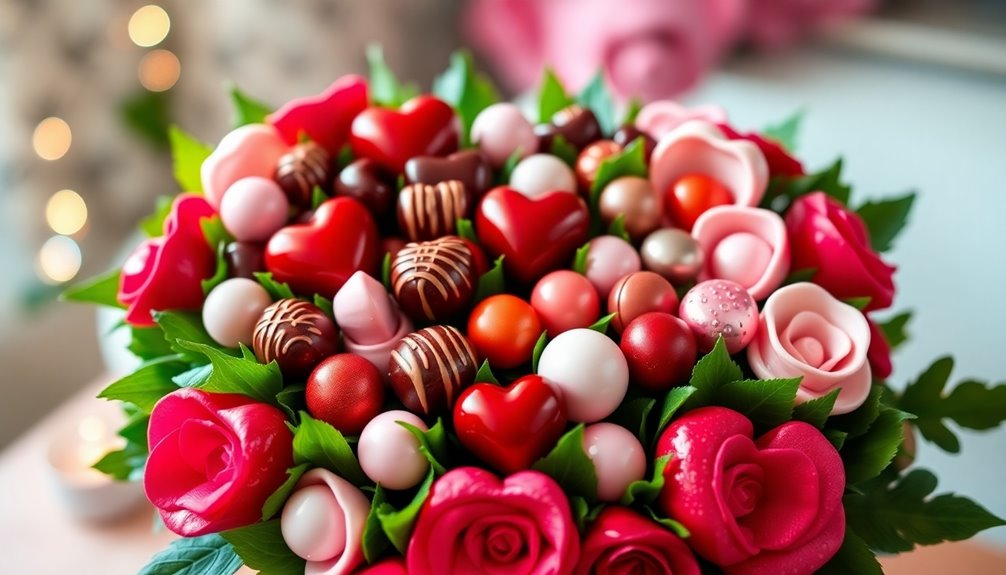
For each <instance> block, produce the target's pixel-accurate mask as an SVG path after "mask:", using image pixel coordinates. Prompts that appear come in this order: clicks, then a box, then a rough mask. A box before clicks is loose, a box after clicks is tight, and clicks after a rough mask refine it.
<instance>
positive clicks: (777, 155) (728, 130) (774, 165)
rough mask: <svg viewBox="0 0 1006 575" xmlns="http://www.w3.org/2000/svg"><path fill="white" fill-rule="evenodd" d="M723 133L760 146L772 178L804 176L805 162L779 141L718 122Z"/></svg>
mask: <svg viewBox="0 0 1006 575" xmlns="http://www.w3.org/2000/svg"><path fill="white" fill-rule="evenodd" d="M717 127H719V129H720V130H722V131H723V134H724V135H726V137H728V138H730V139H731V140H747V141H749V142H751V143H753V144H754V145H756V146H758V149H759V150H761V153H762V154H763V155H764V156H765V162H766V163H768V174H769V177H770V178H774V177H776V176H802V175H803V174H804V171H803V164H801V163H800V160H798V159H797V158H796V157H794V156H793V155H791V154H790V153H789V152H787V151H786V148H783V147H782V146H781V145H779V144H778V143H777V142H775V141H773V140H770V139H768V138H766V137H765V136H762V135H761V134H759V133H757V132H748V133H746V134H742V133H741V132H738V131H737V130H735V129H733V127H731V126H730V125H729V124H726V123H720V124H717Z"/></svg>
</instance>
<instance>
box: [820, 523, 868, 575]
mask: <svg viewBox="0 0 1006 575" xmlns="http://www.w3.org/2000/svg"><path fill="white" fill-rule="evenodd" d="M849 573H855V574H856V575H884V571H883V569H882V568H881V566H880V563H879V562H878V561H877V556H876V555H875V554H874V553H873V550H872V549H870V546H869V545H867V544H866V542H865V541H863V540H862V539H861V538H860V537H859V536H858V535H856V534H855V533H853V532H852V530H851V529H849V528H846V530H845V540H844V541H843V542H842V547H841V548H840V549H839V550H838V553H835V556H834V557H832V558H831V560H830V561H828V562H827V563H825V564H824V567H821V568H820V569H818V571H817V575H848V574H849Z"/></svg>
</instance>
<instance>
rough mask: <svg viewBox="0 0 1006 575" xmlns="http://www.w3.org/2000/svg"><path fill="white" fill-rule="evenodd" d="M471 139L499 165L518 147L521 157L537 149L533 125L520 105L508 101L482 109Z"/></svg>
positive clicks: (475, 122) (490, 159)
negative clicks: (522, 111)
mask: <svg viewBox="0 0 1006 575" xmlns="http://www.w3.org/2000/svg"><path fill="white" fill-rule="evenodd" d="M472 141H473V142H475V144H477V145H478V147H479V151H481V152H482V154H483V155H484V156H485V157H486V159H488V160H489V163H491V164H492V165H493V166H494V167H496V168H498V167H500V166H502V165H503V164H505V163H506V161H507V159H508V158H510V156H511V154H513V153H514V152H516V151H517V150H520V155H521V157H522V158H526V157H527V156H530V155H531V154H533V153H535V152H537V151H538V137H537V136H535V135H534V126H532V125H531V122H529V121H528V119H527V118H525V117H524V114H523V113H521V111H520V108H518V107H517V106H515V105H513V104H511V103H509V102H500V103H498V104H493V105H491V106H489V107H488V108H486V109H485V110H482V111H481V112H479V115H478V116H476V117H475V121H474V122H472Z"/></svg>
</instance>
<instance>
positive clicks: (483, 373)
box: [475, 359, 500, 385]
mask: <svg viewBox="0 0 1006 575" xmlns="http://www.w3.org/2000/svg"><path fill="white" fill-rule="evenodd" d="M475 383H493V384H496V385H499V384H500V382H499V380H498V379H496V376H495V375H493V369H492V368H491V367H489V360H488V359H484V360H482V365H480V366H479V371H478V373H476V374H475Z"/></svg>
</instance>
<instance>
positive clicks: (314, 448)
mask: <svg viewBox="0 0 1006 575" xmlns="http://www.w3.org/2000/svg"><path fill="white" fill-rule="evenodd" d="M293 459H294V462H296V463H297V464H301V463H311V464H313V465H315V466H316V467H323V468H325V469H327V470H329V471H331V472H332V473H335V474H336V475H338V476H339V477H342V478H343V479H345V480H346V481H349V482H350V483H352V484H353V485H356V486H361V485H367V484H369V483H370V481H368V480H367V476H366V475H364V474H363V470H362V469H360V462H359V461H358V460H357V459H356V455H354V454H353V449H352V448H351V447H350V446H349V443H348V442H347V441H346V438H345V437H343V435H342V433H341V432H339V430H338V429H336V428H334V427H332V426H331V425H330V424H328V423H326V422H324V421H321V420H318V419H315V418H313V417H311V416H310V415H308V413H307V412H306V411H302V412H300V425H298V426H297V429H296V431H295V432H294V434H293Z"/></svg>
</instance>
